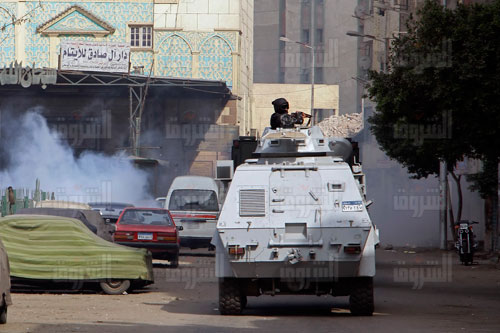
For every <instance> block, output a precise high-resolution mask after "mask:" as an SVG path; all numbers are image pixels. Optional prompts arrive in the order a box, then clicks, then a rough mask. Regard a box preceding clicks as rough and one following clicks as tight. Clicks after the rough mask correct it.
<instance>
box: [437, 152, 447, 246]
mask: <svg viewBox="0 0 500 333" xmlns="http://www.w3.org/2000/svg"><path fill="white" fill-rule="evenodd" d="M447 176H448V167H447V163H446V162H445V161H440V162H439V238H440V242H439V248H440V249H441V250H446V249H447V241H448V239H447V234H446V231H447V229H446V217H447V211H448V200H447V198H448V177H447Z"/></svg>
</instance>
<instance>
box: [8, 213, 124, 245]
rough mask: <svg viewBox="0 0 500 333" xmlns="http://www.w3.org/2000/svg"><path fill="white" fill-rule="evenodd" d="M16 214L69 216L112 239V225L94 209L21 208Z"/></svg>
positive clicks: (102, 236)
mask: <svg viewBox="0 0 500 333" xmlns="http://www.w3.org/2000/svg"><path fill="white" fill-rule="evenodd" d="M16 214H23V215H52V216H64V217H71V218H74V219H77V220H80V221H82V223H83V224H85V226H86V227H87V228H89V230H91V231H92V232H93V233H94V234H96V235H97V236H99V237H101V238H103V239H105V240H107V241H112V240H113V237H112V232H114V230H115V228H114V226H113V225H109V224H106V223H105V222H104V219H103V218H102V217H101V214H100V213H99V212H96V211H94V210H89V209H73V208H21V209H19V210H18V211H17V213H16Z"/></svg>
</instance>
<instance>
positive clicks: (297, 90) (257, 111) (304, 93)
mask: <svg viewBox="0 0 500 333" xmlns="http://www.w3.org/2000/svg"><path fill="white" fill-rule="evenodd" d="M314 89H315V90H314V107H315V109H333V110H335V113H336V114H338V108H339V86H336V85H324V84H320V85H316V86H315V87H314ZM253 93H254V95H253V96H254V97H253V99H254V109H253V112H252V113H253V125H252V127H254V128H256V129H257V130H258V134H262V132H263V131H264V129H265V128H266V127H268V126H269V120H270V118H271V115H272V114H273V113H274V108H273V105H272V104H271V103H272V101H274V100H275V99H276V98H280V97H284V98H286V99H287V100H288V103H289V104H290V112H295V111H302V112H305V113H310V109H311V86H310V85H308V84H265V83H256V84H254V89H253Z"/></svg>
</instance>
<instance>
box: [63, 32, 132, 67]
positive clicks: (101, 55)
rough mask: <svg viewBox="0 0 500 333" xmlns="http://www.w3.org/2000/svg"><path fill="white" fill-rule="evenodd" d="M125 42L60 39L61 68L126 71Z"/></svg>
mask: <svg viewBox="0 0 500 333" xmlns="http://www.w3.org/2000/svg"><path fill="white" fill-rule="evenodd" d="M129 58H130V45H128V44H127V43H108V42H89V41H70V40H63V41H61V69H62V70H78V71H96V72H115V73H128V71H129Z"/></svg>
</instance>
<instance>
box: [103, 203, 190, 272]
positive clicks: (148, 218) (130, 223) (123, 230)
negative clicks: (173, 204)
mask: <svg viewBox="0 0 500 333" xmlns="http://www.w3.org/2000/svg"><path fill="white" fill-rule="evenodd" d="M180 228H182V227H180ZM113 240H114V241H115V243H118V244H121V245H126V246H132V247H141V248H145V249H148V250H149V251H151V253H152V254H153V258H157V259H167V260H169V261H170V265H171V266H172V267H177V266H178V265H179V247H180V246H179V244H180V238H179V233H178V231H177V227H176V226H175V223H174V219H173V218H172V216H171V215H170V212H169V211H168V210H166V209H162V208H136V207H129V208H125V209H124V210H123V212H122V213H121V215H120V217H119V218H118V221H117V222H116V231H115V233H114V235H113Z"/></svg>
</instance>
